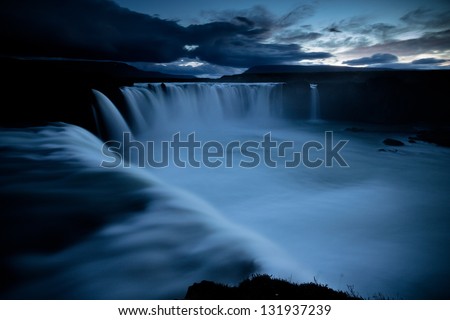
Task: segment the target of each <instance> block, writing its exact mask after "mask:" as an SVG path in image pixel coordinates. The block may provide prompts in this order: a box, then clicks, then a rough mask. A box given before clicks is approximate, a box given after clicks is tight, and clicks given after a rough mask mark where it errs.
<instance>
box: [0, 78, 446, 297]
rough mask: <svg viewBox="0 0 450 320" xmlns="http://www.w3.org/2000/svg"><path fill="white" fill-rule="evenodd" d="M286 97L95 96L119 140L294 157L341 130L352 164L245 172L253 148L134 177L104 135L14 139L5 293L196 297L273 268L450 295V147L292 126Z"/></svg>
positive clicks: (11, 134)
mask: <svg viewBox="0 0 450 320" xmlns="http://www.w3.org/2000/svg"><path fill="white" fill-rule="evenodd" d="M281 92H282V85H281V84H275V83H270V84H219V83H214V84H209V83H200V84H189V83H184V84H165V85H161V84H151V85H147V84H139V85H136V86H134V87H126V88H122V93H123V95H124V99H125V101H126V108H124V109H121V110H120V112H119V111H118V110H115V111H112V112H110V111H108V110H111V108H113V107H114V105H113V104H112V103H111V102H110V101H109V100H108V98H107V97H106V96H104V95H103V94H101V93H99V92H95V96H96V98H97V104H96V106H95V110H96V115H97V121H98V123H99V126H103V127H106V128H107V129H108V130H106V132H107V134H109V137H105V140H106V139H108V138H109V139H118V140H120V134H121V131H123V130H128V129H129V130H130V131H131V132H132V138H133V139H136V140H137V141H142V142H145V141H152V142H153V143H154V144H155V145H158V143H162V142H163V141H170V140H171V139H173V136H174V134H176V133H179V134H180V137H181V138H182V139H187V136H188V134H190V133H193V132H194V133H195V137H196V138H197V140H198V141H200V142H201V143H202V144H204V143H206V142H208V141H217V142H219V143H221V144H222V145H224V146H226V145H227V144H229V143H230V142H232V141H238V142H245V141H261V140H262V139H263V137H264V135H266V134H267V133H269V132H270V134H271V137H272V139H273V140H274V141H277V142H278V143H281V142H286V141H292V142H293V144H294V145H295V147H296V148H297V149H295V150H293V149H286V152H285V154H284V157H287V158H289V159H290V158H292V156H293V155H292V152H293V151H298V150H301V147H302V145H303V144H304V143H305V142H307V141H317V142H320V143H324V137H325V134H324V132H325V131H333V133H334V143H337V141H339V140H349V142H348V143H347V144H346V146H345V147H344V148H343V150H342V152H341V154H342V156H343V157H344V159H345V160H346V162H347V163H348V165H349V167H348V168H342V167H339V166H337V165H336V163H334V166H333V167H332V168H326V167H325V166H321V167H319V168H316V169H311V168H307V167H305V166H304V165H299V166H297V167H296V168H290V169H288V168H285V167H284V166H283V165H282V164H283V161H284V159H285V158H284V157H283V156H281V155H280V154H277V153H276V152H275V151H273V153H272V154H271V156H272V159H273V160H275V161H276V162H277V167H276V168H272V167H268V166H266V165H264V164H263V163H261V164H260V165H259V166H256V167H255V168H240V167H238V166H237V165H238V164H239V162H240V161H242V160H246V161H248V160H249V158H248V157H246V156H245V155H243V154H242V153H241V152H239V149H232V150H230V152H229V153H227V154H228V156H229V155H232V156H233V157H232V163H233V164H234V166H233V168H227V167H226V166H225V165H222V166H218V167H217V168H208V167H206V166H204V165H202V166H201V167H200V168H194V167H192V166H189V165H187V166H186V168H179V167H177V166H176V165H175V164H174V163H173V162H172V161H170V162H169V166H168V167H166V168H152V167H149V166H147V167H146V168H137V167H136V164H137V162H136V160H137V158H136V154H134V156H133V157H132V160H130V161H131V162H132V163H131V164H130V166H129V167H128V168H124V167H118V168H115V169H111V168H102V167H100V163H101V162H102V160H105V159H106V160H107V158H106V157H105V155H102V152H101V151H102V141H100V140H99V139H98V138H97V137H95V136H94V135H92V134H91V133H89V132H87V131H86V130H84V129H82V128H79V127H76V126H72V125H67V124H55V125H51V126H47V127H41V128H33V129H2V130H1V133H0V134H1V138H0V148H1V150H2V153H1V157H2V161H1V162H0V171H1V175H0V179H1V186H2V193H1V194H2V198H3V199H2V202H3V203H5V204H6V205H5V206H4V210H3V214H2V219H3V220H2V241H3V243H8V244H9V245H8V246H9V249H3V251H2V252H3V256H4V257H7V259H6V260H5V261H6V262H4V265H5V266H6V270H7V271H8V272H9V273H11V274H14V276H15V277H16V279H18V280H17V281H15V282H12V284H11V285H10V286H6V288H5V289H3V291H2V293H1V296H2V297H6V298H37V297H39V298H106V299H108V298H133V299H146V298H153V299H157V298H181V297H183V295H184V293H185V291H186V289H187V287H188V286H189V285H190V284H192V283H193V282H195V281H200V280H203V279H207V280H215V281H221V282H224V283H228V284H234V283H237V282H239V281H241V280H242V279H244V278H245V277H246V276H248V275H250V274H252V273H262V272H265V273H269V274H272V275H274V276H277V277H283V278H286V279H289V280H292V281H300V282H303V281H313V280H314V278H315V279H316V280H318V281H319V282H323V283H326V284H328V285H329V286H330V287H332V288H335V289H341V290H346V289H347V286H348V285H352V286H354V289H355V291H357V292H359V293H360V294H361V295H363V296H364V297H369V296H371V295H374V294H377V293H382V294H383V295H385V296H388V297H391V298H397V297H399V298H448V297H449V296H448V292H447V289H446V288H447V285H448V284H449V283H448V280H447V279H448V267H449V262H450V253H449V252H450V250H448V249H449V243H450V233H449V230H450V218H449V216H448V212H449V208H450V200H449V199H448V197H447V195H448V191H449V190H450V170H449V169H450V168H449V163H450V162H449V160H450V151H449V150H448V149H445V148H441V147H437V146H433V145H429V144H425V143H417V144H407V145H406V146H404V147H398V148H397V149H396V151H395V150H394V148H392V147H386V146H383V144H382V141H383V140H384V139H385V138H386V137H392V138H398V139H402V140H403V141H406V137H407V134H406V133H402V132H401V131H395V130H396V129H394V128H385V127H374V126H372V127H370V126H366V127H365V129H366V130H365V131H363V132H352V131H346V130H345V128H347V127H350V126H354V125H355V124H342V123H328V122H320V123H319V122H312V123H311V122H307V121H305V122H292V121H288V120H286V119H281V118H280V117H279V115H280V114H281V113H282V112H281V109H282V99H281ZM113 109H114V108H113ZM116 122H117V125H115V123H116ZM127 128H128V129H127ZM117 137H119V138H117ZM380 148H384V149H386V152H380V151H379V149H380ZM241 150H242V149H241ZM135 151H136V150H135ZM203 151H204V150H203ZM252 151H254V152H255V153H256V154H257V155H259V156H260V159H263V158H264V154H263V151H264V150H263V149H262V148H254V149H252ZM155 156H161V149H158V148H157V149H155ZM205 156H206V155H205V154H204V153H202V150H201V148H199V149H196V151H195V157H196V159H202V158H203V157H205ZM224 156H225V155H224ZM311 156H312V158H316V157H321V156H323V151H316V152H314V153H312V154H311ZM181 158H182V159H184V160H187V159H188V157H187V155H186V154H184V153H183V154H182V155H181Z"/></svg>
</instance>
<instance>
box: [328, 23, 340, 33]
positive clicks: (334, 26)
mask: <svg viewBox="0 0 450 320" xmlns="http://www.w3.org/2000/svg"><path fill="white" fill-rule="evenodd" d="M325 30H326V31H328V32H334V33H338V32H342V31H341V30H340V29H339V28H338V27H337V26H336V25H331V26H329V27H328V28H326V29H325Z"/></svg>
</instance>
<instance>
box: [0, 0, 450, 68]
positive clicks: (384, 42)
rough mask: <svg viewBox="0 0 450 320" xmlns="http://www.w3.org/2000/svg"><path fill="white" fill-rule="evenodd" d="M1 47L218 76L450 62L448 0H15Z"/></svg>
mask: <svg viewBox="0 0 450 320" xmlns="http://www.w3.org/2000/svg"><path fill="white" fill-rule="evenodd" d="M0 6H1V7H2V9H1V10H0V39H1V41H2V46H1V49H0V54H1V55H2V56H16V57H37V58H69V59H90V60H109V61H110V60H113V61H124V62H127V63H130V64H132V65H134V66H137V67H139V68H142V69H146V70H155V71H161V72H166V73H178V74H192V75H197V76H199V75H201V76H205V75H206V76H214V75H219V76H220V75H223V74H233V73H238V72H242V71H244V70H246V69H247V68H249V67H251V66H254V65H271V64H292V65H298V64H300V65H317V64H320V65H323V64H325V65H340V66H354V67H392V68H415V69H416V68H449V67H450V1H448V0H408V1H406V0H378V1H372V0H366V1H362V0H359V1H352V0H302V1H295V0H279V1H268V0H228V1H213V0H209V1H207V0H190V1H180V0H164V1H161V0H158V1H154V0H115V1H111V0H65V1H58V0H41V1H35V0H15V1H8V2H6V3H2V4H0Z"/></svg>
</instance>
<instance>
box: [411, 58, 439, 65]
mask: <svg viewBox="0 0 450 320" xmlns="http://www.w3.org/2000/svg"><path fill="white" fill-rule="evenodd" d="M447 61H448V60H446V59H436V58H423V59H417V60H414V61H413V62H412V64H441V63H444V62H447Z"/></svg>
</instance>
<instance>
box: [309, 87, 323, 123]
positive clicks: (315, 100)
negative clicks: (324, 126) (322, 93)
mask: <svg viewBox="0 0 450 320" xmlns="http://www.w3.org/2000/svg"><path fill="white" fill-rule="evenodd" d="M309 87H310V88H311V105H310V120H319V119H320V100H319V89H317V84H315V83H311V84H310V85H309Z"/></svg>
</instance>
